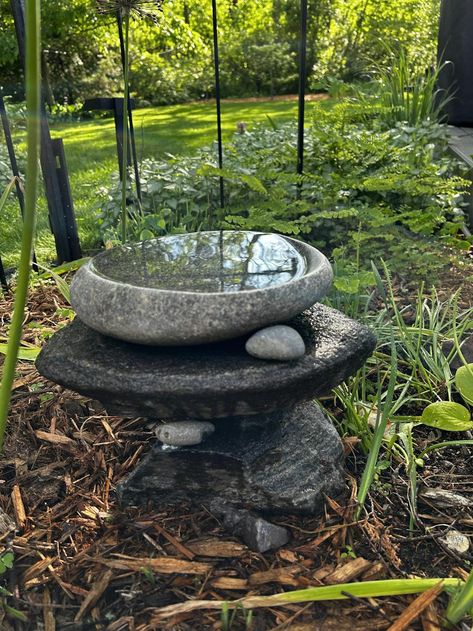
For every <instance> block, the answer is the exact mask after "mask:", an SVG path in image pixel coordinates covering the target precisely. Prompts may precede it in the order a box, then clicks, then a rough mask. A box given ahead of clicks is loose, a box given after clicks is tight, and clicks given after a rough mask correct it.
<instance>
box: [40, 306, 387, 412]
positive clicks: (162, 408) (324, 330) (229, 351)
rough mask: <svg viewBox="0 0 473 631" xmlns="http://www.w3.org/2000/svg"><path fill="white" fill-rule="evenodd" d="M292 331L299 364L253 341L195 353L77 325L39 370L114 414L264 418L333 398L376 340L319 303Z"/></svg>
mask: <svg viewBox="0 0 473 631" xmlns="http://www.w3.org/2000/svg"><path fill="white" fill-rule="evenodd" d="M288 324H289V325H290V326H292V327H294V328H295V329H296V330H298V331H299V333H301V335H302V337H303V339H304V343H305V346H306V353H305V355H304V357H302V358H301V359H298V360H295V361H291V362H284V363H282V362H277V361H269V360H261V359H256V358H254V357H251V356H250V355H249V354H248V353H247V352H246V351H245V342H246V339H247V338H246V337H243V338H238V339H234V340H229V341H227V342H220V343H217V344H207V345H201V346H188V347H149V346H145V345H138V344H131V343H129V342H123V341H120V340H116V339H113V338H110V337H105V336H103V335H101V334H100V333H97V332H96V331H94V330H92V329H90V328H89V327H87V326H86V325H85V324H83V323H82V322H81V321H80V320H78V319H77V318H76V320H75V321H74V322H73V323H72V324H70V325H69V326H67V327H65V328H64V329H62V330H61V331H59V332H58V333H56V334H55V335H54V336H53V337H52V338H51V339H50V340H49V341H48V342H47V344H46V345H45V346H44V348H43V350H42V351H41V353H40V355H39V357H38V359H37V361H36V367H37V369H38V371H39V372H40V373H41V374H42V375H44V376H45V377H47V378H48V379H50V380H51V381H55V382H56V383H59V384H61V385H63V386H65V387H67V388H70V389H71V390H75V391H77V392H79V393H81V394H83V395H85V396H88V397H90V398H92V399H97V400H98V401H101V402H102V403H103V404H104V405H105V407H106V409H107V410H108V411H109V413H111V414H118V415H122V416H145V417H154V418H161V419H169V420H185V419H192V418H194V419H218V418H221V417H229V416H237V415H248V414H261V413H263V414H264V413H268V412H271V411H272V410H279V409H281V408H283V407H289V406H292V405H295V404H296V403H298V402H299V401H304V400H310V399H312V398H314V397H317V396H321V395H325V394H328V393H329V392H330V391H331V389H332V388H334V387H335V386H337V385H338V384H339V383H341V382H342V381H343V380H344V379H346V378H347V377H348V376H350V375H352V374H353V373H354V372H356V371H357V370H358V369H359V368H360V367H361V366H362V365H363V363H364V362H365V360H366V359H367V357H368V356H369V355H370V354H371V353H372V351H373V349H374V347H375V342H376V339H375V337H374V335H373V333H372V332H371V331H370V330H369V329H368V328H367V327H365V326H363V325H362V324H359V323H358V322H355V321H354V320H352V319H350V318H348V317H347V316H345V315H343V314H342V313H340V312H339V311H336V310H335V309H331V308H329V307H325V306H324V305H321V304H315V305H314V306H313V307H312V308H311V309H308V310H307V311H304V313H303V314H301V315H300V316H297V317H296V318H294V319H293V320H290V321H289V322H288Z"/></svg>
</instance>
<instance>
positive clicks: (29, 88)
mask: <svg viewBox="0 0 473 631" xmlns="http://www.w3.org/2000/svg"><path fill="white" fill-rule="evenodd" d="M25 9H26V18H25V27H26V55H25V59H26V63H25V77H26V107H27V122H26V136H27V146H28V157H27V164H26V184H25V213H24V218H23V233H22V238H21V253H20V264H19V267H18V283H17V287H16V293H15V304H14V309H13V317H12V322H11V326H10V332H9V336H8V346H7V355H6V358H5V364H4V366H3V375H2V382H1V386H0V450H1V449H2V447H3V441H4V437H5V429H6V426H7V419H8V409H9V405H10V398H11V390H12V386H13V381H14V379H15V368H16V362H17V359H18V349H19V347H20V342H21V332H22V325H23V317H24V312H25V304H26V297H27V294H28V284H29V278H30V270H31V259H32V251H33V238H34V233H35V215H36V198H37V194H38V159H39V145H40V117H41V66H40V48H41V33H40V31H41V2H40V0H26V5H25Z"/></svg>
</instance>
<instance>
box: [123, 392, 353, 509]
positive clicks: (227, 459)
mask: <svg viewBox="0 0 473 631" xmlns="http://www.w3.org/2000/svg"><path fill="white" fill-rule="evenodd" d="M343 490H344V474H343V447H342V443H341V440H340V438H339V436H338V433H337V431H336V430H335V428H334V427H333V425H332V424H331V423H330V421H329V420H327V418H326V417H325V415H324V414H323V413H322V411H321V410H320V409H319V408H318V407H317V406H316V405H315V403H302V404H299V405H297V406H296V407H295V408H293V409H286V410H282V411H279V412H274V413H272V414H267V415H261V416H243V417H238V418H228V419H223V420H221V421H219V422H218V423H216V426H215V433H214V434H212V436H211V437H210V438H208V439H207V440H206V441H205V442H204V443H202V444H200V445H196V446H192V447H182V448H180V449H174V450H173V449H163V448H162V447H161V446H155V447H154V448H153V450H152V451H151V452H150V453H149V454H148V455H147V456H145V458H144V459H143V461H142V462H141V463H140V464H139V465H138V466H137V468H136V469H135V470H134V471H133V472H132V473H131V474H130V476H129V477H128V478H127V479H126V480H125V481H124V482H123V483H121V484H120V485H119V487H118V489H117V491H118V496H119V500H120V502H121V503H122V504H125V505H142V504H145V503H146V502H147V501H152V502H155V503H157V504H166V503H175V502H180V501H183V500H184V501H193V502H194V503H199V504H200V503H204V504H208V505H210V504H211V502H212V501H214V500H215V499H216V498H221V499H223V500H224V501H226V502H230V503H233V504H236V505H238V506H240V507H243V508H247V507H250V508H251V509H254V510H257V511H261V512H262V513H267V514H272V513H274V514H276V513H293V514H295V513H300V514H310V515H312V514H314V513H318V512H320V511H322V510H323V506H324V496H325V495H328V496H330V497H337V496H339V495H340V494H341V493H342V492H343Z"/></svg>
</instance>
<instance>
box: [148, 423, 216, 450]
mask: <svg viewBox="0 0 473 631" xmlns="http://www.w3.org/2000/svg"><path fill="white" fill-rule="evenodd" d="M214 431H215V427H214V425H213V424H212V423H208V422H205V421H176V422H172V423H165V424H164V425H160V426H159V427H158V428H157V429H156V436H157V437H158V440H160V441H161V442H162V443H164V444H165V445H171V446H172V447H189V446H191V445H199V444H200V443H201V442H202V441H203V440H205V438H207V436H210V434H213V432H214Z"/></svg>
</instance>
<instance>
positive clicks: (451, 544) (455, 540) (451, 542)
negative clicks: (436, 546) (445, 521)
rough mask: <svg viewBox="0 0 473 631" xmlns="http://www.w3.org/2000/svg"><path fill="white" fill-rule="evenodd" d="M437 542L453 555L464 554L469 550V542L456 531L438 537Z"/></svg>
mask: <svg viewBox="0 0 473 631" xmlns="http://www.w3.org/2000/svg"><path fill="white" fill-rule="evenodd" d="M439 540H440V541H441V542H442V543H443V544H444V545H445V546H447V548H448V549H449V550H451V551H452V552H455V554H459V555H462V554H466V553H467V552H468V550H469V548H470V540H469V539H468V537H467V536H466V535H464V534H463V533H461V532H458V530H449V531H448V532H447V534H446V535H444V536H443V537H439Z"/></svg>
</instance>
